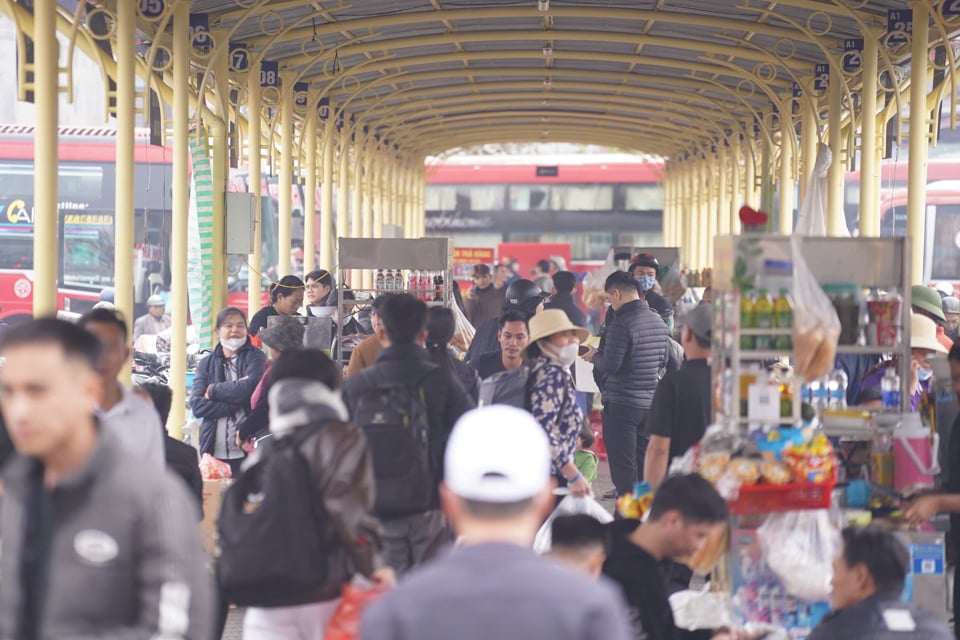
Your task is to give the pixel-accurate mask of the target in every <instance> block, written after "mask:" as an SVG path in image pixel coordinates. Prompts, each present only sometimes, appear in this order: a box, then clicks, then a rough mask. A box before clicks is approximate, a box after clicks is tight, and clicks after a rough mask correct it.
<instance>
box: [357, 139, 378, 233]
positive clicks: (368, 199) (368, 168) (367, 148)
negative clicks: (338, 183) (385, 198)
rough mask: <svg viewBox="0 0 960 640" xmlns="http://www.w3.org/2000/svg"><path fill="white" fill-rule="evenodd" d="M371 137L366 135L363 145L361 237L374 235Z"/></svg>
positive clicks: (372, 151)
mask: <svg viewBox="0 0 960 640" xmlns="http://www.w3.org/2000/svg"><path fill="white" fill-rule="evenodd" d="M373 154H374V146H373V137H372V136H367V139H366V141H365V144H364V145H363V200H362V204H361V205H360V206H361V210H362V212H361V217H362V218H363V237H364V238H374V237H376V236H375V235H374V232H373Z"/></svg>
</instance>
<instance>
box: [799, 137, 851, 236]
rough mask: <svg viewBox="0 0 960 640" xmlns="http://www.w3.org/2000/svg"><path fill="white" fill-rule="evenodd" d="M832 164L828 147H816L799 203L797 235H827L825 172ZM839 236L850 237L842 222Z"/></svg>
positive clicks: (823, 145)
mask: <svg viewBox="0 0 960 640" xmlns="http://www.w3.org/2000/svg"><path fill="white" fill-rule="evenodd" d="M832 163H833V154H832V153H831V152H830V147H828V146H827V145H825V144H823V143H822V142H821V143H819V144H818V145H817V159H816V162H814V165H813V171H812V172H811V174H810V180H808V181H807V190H806V191H805V192H804V196H803V202H801V203H800V214H799V215H798V216H797V228H796V230H795V232H796V234H797V235H801V236H819V237H823V236H826V235H827V172H828V171H829V170H830V165H831V164H832ZM839 231H840V233H839V236H840V237H844V238H849V237H850V231H849V230H848V229H847V225H846V222H844V225H843V229H840V230H839Z"/></svg>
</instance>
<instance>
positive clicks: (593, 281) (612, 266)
mask: <svg viewBox="0 0 960 640" xmlns="http://www.w3.org/2000/svg"><path fill="white" fill-rule="evenodd" d="M613 255H614V253H613V247H611V248H610V251H608V252H607V259H606V260H604V262H603V265H602V266H600V267H599V268H597V269H594V270H593V271H590V272H588V273H587V274H586V275H585V276H584V277H583V295H582V296H581V298H582V299H583V304H584V306H585V307H587V308H588V309H599V308H600V307H601V306H602V305H603V303H604V302H605V300H606V294H605V292H604V290H603V285H604V284H606V282H607V276H609V275H610V274H611V273H613V272H614V271H616V270H617V263H616V262H615V261H614V259H613Z"/></svg>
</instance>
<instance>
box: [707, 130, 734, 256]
mask: <svg viewBox="0 0 960 640" xmlns="http://www.w3.org/2000/svg"><path fill="white" fill-rule="evenodd" d="M720 144H721V145H722V144H723V143H722V142H721V143H720ZM717 151H718V153H717V159H716V165H717V235H719V236H728V235H730V200H729V199H728V198H727V191H728V189H729V188H730V187H729V183H730V174H729V172H730V167H729V165H728V164H727V153H726V151H725V150H724V149H720V148H718V149H717ZM709 257H710V263H711V265H712V264H713V251H711V252H710V256H709Z"/></svg>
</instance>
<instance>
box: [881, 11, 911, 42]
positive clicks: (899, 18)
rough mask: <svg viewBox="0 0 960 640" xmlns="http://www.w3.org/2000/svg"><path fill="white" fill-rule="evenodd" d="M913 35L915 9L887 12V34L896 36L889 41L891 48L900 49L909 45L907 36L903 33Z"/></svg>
mask: <svg viewBox="0 0 960 640" xmlns="http://www.w3.org/2000/svg"><path fill="white" fill-rule="evenodd" d="M897 31H901V32H903V33H907V34H911V33H913V9H888V10H887V33H890V34H894V35H891V36H890V37H889V38H888V39H887V44H888V45H890V46H891V47H899V46H900V45H904V44H906V43H907V36H905V35H903V34H902V33H895V32H897Z"/></svg>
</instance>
